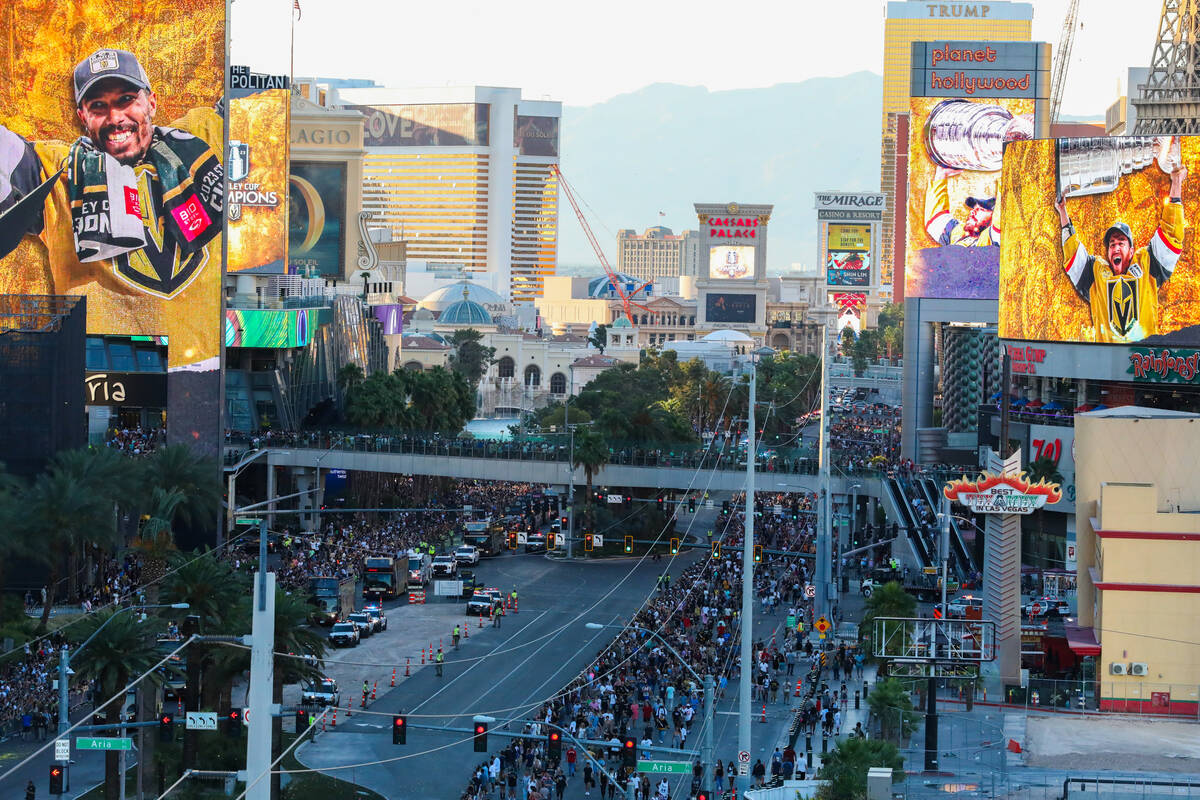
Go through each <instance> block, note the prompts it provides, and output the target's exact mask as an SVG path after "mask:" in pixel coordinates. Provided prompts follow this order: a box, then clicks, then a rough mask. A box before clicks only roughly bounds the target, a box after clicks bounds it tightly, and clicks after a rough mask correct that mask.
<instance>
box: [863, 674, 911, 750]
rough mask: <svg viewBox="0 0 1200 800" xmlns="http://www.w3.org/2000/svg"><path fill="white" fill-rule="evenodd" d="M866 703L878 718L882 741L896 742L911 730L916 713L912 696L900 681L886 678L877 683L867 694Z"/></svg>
mask: <svg viewBox="0 0 1200 800" xmlns="http://www.w3.org/2000/svg"><path fill="white" fill-rule="evenodd" d="M867 705H869V706H870V707H871V713H872V714H873V715H875V717H876V718H877V719H878V720H879V731H880V736H881V737H882V738H883V739H884V741H888V742H892V743H895V744H898V743H899V742H900V738H901V736H907V735H908V734H909V733H911V732H912V726H913V722H914V721H915V720H916V718H917V715H916V713H915V712H914V711H913V705H912V698H911V697H909V695H908V690H907V689H905V688H904V684H902V683H901V682H900V681H898V680H896V679H895V678H888V679H887V680H885V681H881V682H879V683H877V684H876V685H875V688H873V689H871V693H870V694H869V695H867Z"/></svg>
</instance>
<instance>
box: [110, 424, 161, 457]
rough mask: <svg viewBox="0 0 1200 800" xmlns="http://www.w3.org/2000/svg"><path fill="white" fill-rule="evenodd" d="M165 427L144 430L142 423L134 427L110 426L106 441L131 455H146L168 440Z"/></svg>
mask: <svg viewBox="0 0 1200 800" xmlns="http://www.w3.org/2000/svg"><path fill="white" fill-rule="evenodd" d="M165 437H166V430H165V429H164V428H152V429H150V430H143V429H142V426H141V425H138V426H136V427H133V428H110V429H109V430H108V435H107V436H106V437H105V440H104V443H105V444H106V445H107V446H109V447H111V448H113V449H114V450H119V451H121V452H122V453H124V454H125V455H129V456H146V455H149V454H151V453H153V452H154V450H155V448H157V447H158V446H159V445H160V444H162V443H163V442H165V441H166V438H165Z"/></svg>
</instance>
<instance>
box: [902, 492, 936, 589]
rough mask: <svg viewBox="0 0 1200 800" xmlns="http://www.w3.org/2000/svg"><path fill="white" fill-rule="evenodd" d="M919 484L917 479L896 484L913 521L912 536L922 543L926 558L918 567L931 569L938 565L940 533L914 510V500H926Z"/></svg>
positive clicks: (923, 553) (921, 549) (921, 548)
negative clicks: (938, 539) (938, 535)
mask: <svg viewBox="0 0 1200 800" xmlns="http://www.w3.org/2000/svg"><path fill="white" fill-rule="evenodd" d="M917 482H918V481H916V479H911V478H901V479H900V480H898V481H897V482H896V483H897V487H898V488H899V490H900V492H901V495H902V496H903V497H904V501H905V504H906V505H907V507H908V514H909V516H910V517H911V518H912V521H913V524H912V529H911V531H912V532H911V534H910V535H911V536H912V538H913V539H914V540H916V541H918V542H919V543H920V544H919V547H918V549H919V550H920V551H921V553H922V555H923V556H924V557H925V560H924V561H922V562H921V563H920V564H919V565H918V566H921V567H931V566H935V565H936V564H937V563H938V561H937V556H938V541H937V534H938V532H937V530H936V527H935V526H933V525H930V524H929V523H928V522H926V521H925V520H924V519H923V518H920V517H918V515H917V512H916V511H914V510H913V507H912V504H913V498H921V499H922V500H925V498H924V497H922V492H921V490H920V489H919V488H917V486H916V485H915V484H916V483H917Z"/></svg>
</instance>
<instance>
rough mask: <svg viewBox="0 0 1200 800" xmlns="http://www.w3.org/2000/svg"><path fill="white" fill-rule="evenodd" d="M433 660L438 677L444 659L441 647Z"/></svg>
mask: <svg viewBox="0 0 1200 800" xmlns="http://www.w3.org/2000/svg"><path fill="white" fill-rule="evenodd" d="M434 660H435V666H436V667H437V676H438V677H439V678H440V677H442V664H443V662H445V660H446V656H445V655H444V654H443V653H442V648H440V647H439V648H438V651H437V656H436V658H435V659H434ZM364 696H365V695H364Z"/></svg>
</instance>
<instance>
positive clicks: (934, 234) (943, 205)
mask: <svg viewBox="0 0 1200 800" xmlns="http://www.w3.org/2000/svg"><path fill="white" fill-rule="evenodd" d="M999 221H1000V215H999V214H998V213H996V214H992V224H991V225H989V226H988V227H986V228H984V229H983V230H982V231H980V232H979V233H978V234H977V235H972V234H970V233H967V232H966V230H964V229H963V227H962V223H961V222H959V221H958V220H957V219H955V218H954V216H953V215H952V214H951V213H950V187H949V181H948V180H947V179H946V178H941V179H937V178H935V179H934V180H932V181H930V182H929V189H928V190H927V191H926V192H925V232H926V233H928V234H929V238H931V239H933V240H934V241H935V242H937V243H938V244H939V245H941V246H942V247H946V246H948V245H954V246H956V247H992V246H996V247H999V246H1000V228H999V227H998V226H997V223H998V222H999Z"/></svg>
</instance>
